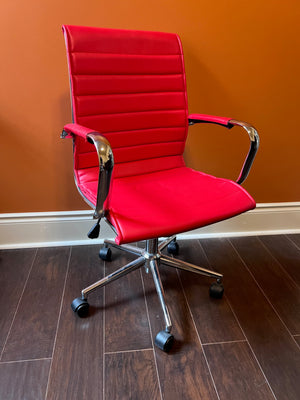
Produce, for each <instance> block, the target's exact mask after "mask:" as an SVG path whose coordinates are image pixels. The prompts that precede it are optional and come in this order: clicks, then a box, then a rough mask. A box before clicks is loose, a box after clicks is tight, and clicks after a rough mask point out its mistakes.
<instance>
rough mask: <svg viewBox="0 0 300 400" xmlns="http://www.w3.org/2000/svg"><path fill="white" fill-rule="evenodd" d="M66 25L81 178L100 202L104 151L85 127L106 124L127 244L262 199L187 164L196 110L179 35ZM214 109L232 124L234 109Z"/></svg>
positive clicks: (115, 201) (110, 208) (111, 204)
mask: <svg viewBox="0 0 300 400" xmlns="http://www.w3.org/2000/svg"><path fill="white" fill-rule="evenodd" d="M63 30H64V35H65V40H66V45H67V54H68V63H69V71H70V82H71V94H72V106H73V119H74V123H75V125H72V124H71V125H67V126H66V127H65V130H66V131H67V132H71V134H72V136H74V170H75V178H76V181H77V185H78V188H79V190H80V192H81V194H82V195H83V196H84V197H85V199H86V200H87V201H88V202H89V203H92V204H94V205H95V204H96V197H97V185H98V171H99V168H98V157H97V154H96V151H95V148H94V146H93V145H92V144H90V143H88V142H87V141H86V139H85V137H86V134H88V133H90V132H94V131H97V132H99V133H101V134H103V136H105V137H106V138H107V139H108V141H109V142H110V144H111V147H112V149H113V154H114V161H115V166H114V171H113V179H112V184H111V185H112V186H111V190H110V196H109V201H107V202H106V210H107V219H108V220H109V221H110V222H111V223H112V224H113V226H114V227H115V229H116V232H117V238H116V242H117V243H118V244H122V243H127V242H132V241H138V240H144V239H150V238H156V237H161V236H169V235H172V234H177V233H180V232H183V231H188V230H191V229H194V228H198V227H201V226H204V225H207V224H211V223H213V222H217V221H220V220H222V219H225V218H229V217H232V216H234V215H237V214H240V213H242V212H244V211H247V210H249V209H252V208H254V207H255V202H254V200H253V199H252V197H251V196H250V195H249V194H248V193H247V192H246V191H245V190H244V189H243V188H241V187H240V186H239V185H237V184H236V183H234V182H232V181H229V180H225V179H219V178H215V177H213V176H210V175H206V174H203V173H201V172H197V171H194V170H192V169H190V168H187V167H186V166H185V163H184V160H183V151H184V146H185V140H186V135H187V128H188V118H189V116H188V110H187V95H186V83H185V71H184V64H183V54H182V47H181V42H180V39H179V38H178V36H177V35H175V34H169V33H158V32H140V31H125V30H110V29H101V28H87V27H76V26H64V27H63ZM199 115H200V114H197V115H194V116H196V117H199ZM190 117H191V116H190ZM203 118H204V116H203ZM210 118H215V119H214V120H213V121H208V120H207V122H216V123H221V124H223V125H228V121H229V119H227V118H218V117H210Z"/></svg>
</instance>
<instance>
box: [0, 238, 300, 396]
mask: <svg viewBox="0 0 300 400" xmlns="http://www.w3.org/2000/svg"><path fill="white" fill-rule="evenodd" d="M179 244H180V254H179V256H178V257H179V258H183V259H185V260H187V261H189V262H192V263H195V264H199V265H202V266H204V267H209V268H213V269H215V270H217V271H220V272H222V273H224V276H225V277H224V286H225V296H224V297H223V299H222V300H216V299H211V298H210V297H209V295H208V288H209V285H210V282H211V280H210V279H209V278H206V277H203V276H198V275H195V274H192V273H188V272H185V271H176V270H175V269H171V270H170V269H167V268H165V267H163V266H162V267H161V268H160V271H161V279H162V281H163V285H164V289H165V296H166V300H167V304H168V307H169V311H170V314H171V319H172V322H173V331H172V332H173V334H174V336H175V339H176V342H175V344H174V346H173V349H172V350H171V352H170V353H168V354H166V353H163V352H161V351H160V350H158V349H156V348H155V347H154V346H153V342H154V338H155V335H156V333H157V332H158V331H159V330H161V329H162V328H163V325H164V323H163V318H162V315H161V311H160V306H159V302H158V298H157V295H156V291H155V286H154V284H153V281H152V279H151V276H150V275H149V274H147V273H146V271H145V270H144V269H143V268H142V269H141V270H137V271H134V272H133V273H131V274H129V275H127V276H125V277H124V278H122V279H120V280H118V281H115V282H113V283H111V284H110V285H109V286H107V287H105V288H104V289H100V290H98V291H96V292H94V293H92V294H91V295H90V296H89V303H90V314H89V316H88V317H87V318H83V319H80V318H78V317H77V316H75V315H74V314H73V312H72V310H71V308H70V303H71V301H72V299H73V298H74V297H78V296H79V295H80V291H81V289H82V288H83V287H85V286H87V285H88V284H89V283H92V282H94V281H96V280H98V279H99V278H101V277H102V276H104V274H107V273H110V272H112V271H114V270H115V269H117V268H118V267H119V266H120V265H123V264H125V263H127V262H129V261H131V260H132V257H131V256H130V255H126V254H124V253H122V252H119V251H117V250H115V249H114V250H113V260H112V262H110V263H104V262H103V261H101V260H99V258H98V250H99V249H98V247H97V246H78V247H72V248H70V247H58V248H47V249H46V248H44V249H42V248H41V249H24V250H3V251H1V252H0V284H1V292H0V304H1V317H0V399H1V400H24V399H26V400H30V399H32V400H53V399H57V400H77V399H78V400H79V399H80V400H82V399H83V400H85V399H86V400H88V399H92V400H96V399H97V400H121V399H122V400H123V399H124V400H135V399H136V400H144V399H145V400H146V399H147V400H156V399H157V400H162V399H164V400H169V399H170V400H200V399H201V400H206V399H207V400H218V399H219V400H244V399H245V400H252V399H253V400H260V399H261V400H269V399H277V400H299V399H300V351H299V345H300V288H299V277H300V235H279V236H261V237H247V238H232V239H205V240H201V241H198V240H192V241H181V242H179Z"/></svg>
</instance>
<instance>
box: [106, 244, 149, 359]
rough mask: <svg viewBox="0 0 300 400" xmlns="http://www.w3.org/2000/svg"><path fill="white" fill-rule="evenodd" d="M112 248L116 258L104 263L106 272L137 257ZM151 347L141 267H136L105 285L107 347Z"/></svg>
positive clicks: (112, 350) (128, 348) (111, 348)
mask: <svg viewBox="0 0 300 400" xmlns="http://www.w3.org/2000/svg"><path fill="white" fill-rule="evenodd" d="M112 251H113V260H112V261H111V262H106V263H105V274H106V275H108V274H110V273H112V272H113V271H115V270H116V269H118V268H120V267H122V266H124V265H125V264H127V263H129V262H131V261H132V260H134V259H135V258H136V257H135V256H132V255H129V254H124V252H121V251H120V250H117V249H112ZM142 268H143V267H142ZM150 347H152V342H151V335H150V328H149V321H148V317H147V312H146V305H145V295H144V290H143V286H142V280H141V274H140V271H139V270H136V271H133V272H131V273H130V274H128V275H126V276H123V277H122V278H120V279H118V280H116V281H114V282H112V283H110V284H109V285H107V286H106V287H105V351H109V352H115V351H123V350H138V349H147V348H150Z"/></svg>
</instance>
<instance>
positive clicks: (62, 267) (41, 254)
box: [2, 247, 70, 361]
mask: <svg viewBox="0 0 300 400" xmlns="http://www.w3.org/2000/svg"><path fill="white" fill-rule="evenodd" d="M69 253H70V248H64V247H60V248H57V249H56V250H55V251H53V249H52V248H42V249H38V252H37V256H36V259H35V261H34V264H33V267H32V270H31V273H30V276H29V279H28V282H27V285H26V288H25V290H24V293H23V296H22V299H21V302H20V304H19V307H18V311H17V314H16V317H15V320H14V323H13V326H12V328H11V331H10V335H9V337H8V340H7V343H6V346H5V349H4V352H3V356H2V361H15V360H29V359H37V358H48V357H51V356H52V351H53V344H54V338H55V333H56V328H57V315H58V313H59V309H60V303H61V296H62V291H63V286H64V282H65V275H66V271H67V266H68V258H69Z"/></svg>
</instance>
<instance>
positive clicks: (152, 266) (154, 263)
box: [150, 259, 172, 333]
mask: <svg viewBox="0 0 300 400" xmlns="http://www.w3.org/2000/svg"><path fill="white" fill-rule="evenodd" d="M150 269H151V272H152V276H153V280H154V284H155V288H156V291H157V294H158V298H159V301H160V305H161V308H162V310H163V314H164V319H165V323H166V328H165V331H166V332H168V333H170V332H171V329H172V323H171V319H170V314H169V311H168V308H167V306H166V303H165V298H164V289H163V287H162V283H161V279H160V275H159V271H158V262H157V260H156V259H152V260H150Z"/></svg>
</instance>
